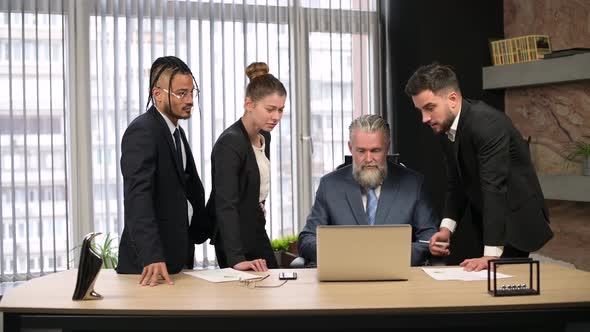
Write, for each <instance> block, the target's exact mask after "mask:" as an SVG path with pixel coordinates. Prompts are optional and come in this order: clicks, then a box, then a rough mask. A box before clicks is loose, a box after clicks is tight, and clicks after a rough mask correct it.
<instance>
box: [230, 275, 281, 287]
mask: <svg viewBox="0 0 590 332" xmlns="http://www.w3.org/2000/svg"><path fill="white" fill-rule="evenodd" d="M268 277H270V274H267V275H265V276H263V277H258V278H253V279H242V278H240V279H239V280H238V281H239V282H240V285H242V286H246V287H248V288H249V289H254V288H279V287H281V286H283V285H284V284H286V283H287V281H289V280H283V282H282V283H280V284H278V285H257V284H256V283H257V282H260V281H262V280H264V279H266V278H268Z"/></svg>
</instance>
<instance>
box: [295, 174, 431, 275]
mask: <svg viewBox="0 0 590 332" xmlns="http://www.w3.org/2000/svg"><path fill="white" fill-rule="evenodd" d="M387 168H388V172H387V177H386V178H385V181H384V182H383V184H382V185H381V194H380V196H379V203H378V206H377V215H376V217H375V224H376V225H384V224H410V225H412V265H413V266H416V265H423V264H424V261H425V260H426V259H427V258H428V257H429V251H428V245H427V244H423V243H418V242H417V241H418V240H429V239H430V237H431V236H432V235H433V234H434V233H436V231H437V228H438V227H437V226H438V223H439V219H438V218H437V217H436V215H435V214H434V212H433V210H432V207H431V205H430V203H429V202H428V200H427V198H426V193H425V192H424V189H425V188H424V181H423V177H422V175H420V174H419V173H417V172H415V171H412V170H410V169H407V168H405V167H402V166H400V165H397V164H394V163H387ZM367 224H368V217H367V214H366V212H365V209H364V207H363V201H362V193H361V187H360V185H359V184H358V183H357V182H356V181H355V180H354V178H353V176H352V165H348V166H346V167H343V168H341V169H339V170H336V171H334V172H331V173H329V174H327V175H325V176H323V177H322V179H321V180H320V185H319V187H318V190H317V192H316V196H315V202H314V204H313V207H312V210H311V213H310V215H309V217H307V223H306V225H305V227H304V228H303V230H302V231H301V233H300V234H299V241H298V245H299V255H301V256H302V257H304V258H305V259H306V260H310V261H314V262H315V261H316V227H317V226H318V225H367Z"/></svg>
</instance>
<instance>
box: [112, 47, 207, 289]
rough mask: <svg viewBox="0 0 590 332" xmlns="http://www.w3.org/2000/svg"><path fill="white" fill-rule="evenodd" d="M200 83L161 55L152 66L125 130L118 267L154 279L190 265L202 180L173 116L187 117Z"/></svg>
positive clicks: (203, 226)
mask: <svg viewBox="0 0 590 332" xmlns="http://www.w3.org/2000/svg"><path fill="white" fill-rule="evenodd" d="M198 94H199V89H198V86H197V84H196V82H195V80H194V77H193V75H192V73H191V71H190V69H189V68H188V66H187V65H186V64H185V63H184V62H183V61H182V60H180V59H178V58H176V57H173V56H167V57H161V58H158V59H156V61H155V62H154V63H153V64H152V68H151V70H150V90H149V99H148V106H149V104H150V102H151V104H152V106H151V107H150V108H149V109H148V110H147V112H145V113H144V114H142V115H140V116H138V117H137V118H136V119H135V120H133V122H131V124H129V127H128V128H127V130H126V131H125V134H124V135H123V140H122V142H121V172H122V173H123V182H124V197H125V227H124V229H123V235H122V236H121V243H120V245H119V264H118V266H117V272H118V273H124V274H139V273H141V279H140V283H141V285H144V286H145V285H148V284H149V285H150V286H155V285H157V284H158V280H159V279H160V278H163V279H164V280H165V281H166V282H167V283H168V284H173V281H172V279H171V278H170V276H169V273H170V274H174V273H178V272H180V271H181V270H182V269H183V268H192V267H193V260H194V244H195V243H202V242H204V241H205V240H206V239H207V237H208V236H209V232H208V226H209V223H208V219H207V214H206V212H205V207H204V205H205V198H204V191H203V185H202V183H201V180H200V178H199V174H198V173H197V169H196V167H195V161H194V159H193V154H192V152H191V149H190V147H189V144H188V141H187V139H186V135H185V134H184V131H183V129H182V128H181V127H180V126H179V125H178V120H179V119H188V118H190V116H191V112H192V109H193V101H194V99H195V98H196V97H197V96H198Z"/></svg>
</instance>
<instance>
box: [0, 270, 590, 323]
mask: <svg viewBox="0 0 590 332" xmlns="http://www.w3.org/2000/svg"><path fill="white" fill-rule="evenodd" d="M508 268H509V267H508ZM279 271H280V270H273V271H272V272H271V273H272V276H271V277H269V278H268V279H267V280H266V281H265V282H264V283H265V284H267V285H268V284H277V283H278V278H277V274H278V272H279ZM506 272H509V271H506ZM297 273H298V275H299V278H298V280H295V281H289V282H288V283H287V284H285V285H284V286H282V287H280V288H254V289H250V288H247V287H245V286H243V285H240V284H239V283H237V282H230V283H223V284H213V283H208V282H206V281H203V280H201V279H197V278H194V277H191V276H188V275H184V274H179V275H176V276H174V281H175V285H174V286H168V285H159V286H157V287H141V286H139V285H138V284H137V281H138V276H129V275H117V274H116V273H115V272H114V271H112V270H103V271H101V274H100V276H99V279H98V281H97V283H96V291H97V292H98V293H100V294H102V295H103V296H104V299H103V300H99V301H83V302H74V301H72V300H71V298H72V293H73V290H74V285H75V280H76V270H70V271H65V272H62V273H57V274H51V275H47V276H44V277H41V278H38V279H33V280H30V281H28V282H26V283H25V284H23V285H21V286H19V287H16V288H14V289H11V290H10V291H9V292H8V293H7V294H6V295H5V296H4V298H3V299H2V301H1V302H0V310H1V311H3V312H4V313H5V316H4V324H5V325H4V326H5V327H4V331H7V332H8V331H10V332H12V331H18V330H19V329H20V328H41V327H43V328H64V329H67V330H83V331H90V330H98V331H115V330H117V328H118V329H123V327H125V330H133V331H156V330H161V331H170V330H178V331H188V330H193V329H207V330H215V329H225V330H232V329H235V330H265V329H267V330H278V329H280V330H286V329H293V330H299V331H300V330H305V329H310V328H313V329H314V330H317V329H322V328H327V329H346V328H348V329H350V328H353V329H354V328H358V329H359V330H364V329H366V328H368V327H382V328H401V329H404V328H408V327H421V328H430V327H439V328H440V327H442V328H450V327H454V326H459V327H478V326H488V327H489V326H494V327H502V326H504V327H506V326H516V325H518V326H536V327H539V326H547V324H553V325H551V326H556V325H557V326H563V324H564V323H566V322H572V321H573V322H586V323H590V273H588V272H582V271H577V270H571V269H567V268H563V267H560V266H557V265H551V264H542V265H541V295H537V296H518V297H492V296H490V295H488V293H487V288H486V287H487V282H485V281H476V282H460V281H435V280H433V279H431V278H430V277H428V276H427V275H426V274H425V273H424V272H423V271H422V270H420V269H418V268H413V269H412V274H411V278H410V281H405V282H403V281H397V282H318V281H317V280H316V271H315V270H314V269H307V270H297ZM507 280H509V279H507Z"/></svg>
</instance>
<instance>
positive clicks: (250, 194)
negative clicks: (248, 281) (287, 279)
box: [207, 119, 277, 268]
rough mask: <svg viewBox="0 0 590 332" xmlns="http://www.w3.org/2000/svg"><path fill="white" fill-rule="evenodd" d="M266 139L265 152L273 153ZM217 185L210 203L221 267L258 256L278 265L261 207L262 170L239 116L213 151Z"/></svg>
mask: <svg viewBox="0 0 590 332" xmlns="http://www.w3.org/2000/svg"><path fill="white" fill-rule="evenodd" d="M260 133H261V134H262V135H263V136H264V139H265V144H266V146H265V154H266V156H267V157H269V153H270V133H268V132H265V131H261V132H260ZM211 175H212V181H213V187H212V190H211V196H210V197H209V202H208V203H207V206H208V210H209V213H210V217H211V218H212V219H213V220H215V226H216V227H215V232H214V235H213V237H212V241H211V242H212V244H214V245H215V252H216V254H217V262H218V264H219V266H220V267H231V266H234V265H235V264H237V263H239V262H242V261H246V260H253V259H257V258H264V259H266V263H267V265H268V267H269V268H275V267H277V262H276V259H275V257H274V253H273V251H272V248H271V246H270V240H269V238H268V235H267V234H266V229H265V225H266V219H265V217H264V214H263V212H262V210H261V209H260V206H259V202H258V200H259V196H260V172H259V170H258V163H257V162H256V156H255V155H254V150H253V149H252V145H251V143H250V139H249V137H248V133H247V132H246V128H244V125H243V124H242V120H241V119H239V120H238V121H237V122H235V123H234V124H233V125H231V126H230V127H229V128H227V129H226V130H224V131H223V133H221V136H219V138H218V139H217V142H215V145H214V146H213V152H212V153H211Z"/></svg>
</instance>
